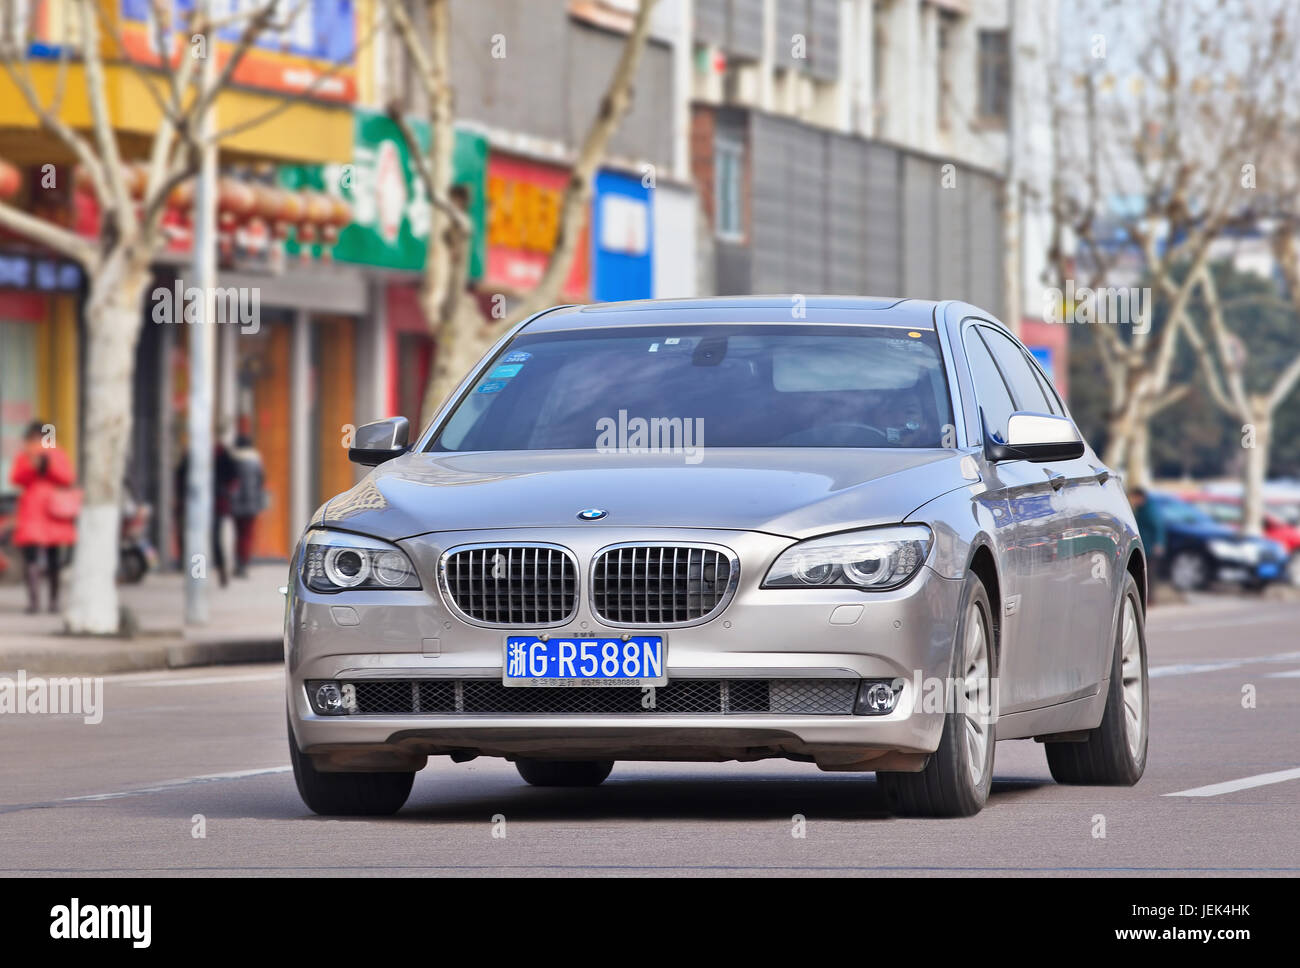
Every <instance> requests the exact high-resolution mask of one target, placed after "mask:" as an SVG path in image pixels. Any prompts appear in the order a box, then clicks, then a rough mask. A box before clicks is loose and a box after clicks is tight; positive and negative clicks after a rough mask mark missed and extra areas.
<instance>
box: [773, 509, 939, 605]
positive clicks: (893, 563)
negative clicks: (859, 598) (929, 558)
mask: <svg viewBox="0 0 1300 968" xmlns="http://www.w3.org/2000/svg"><path fill="white" fill-rule="evenodd" d="M933 540H934V536H933V534H932V533H931V531H930V529H929V528H927V527H926V526H925V525H923V524H909V525H899V526H897V527H890V528H873V529H871V530H868V531H848V532H845V533H844V534H833V535H830V536H829V537H825V538H812V539H810V540H808V541H801V542H799V543H798V544H796V545H793V546H792V547H790V548H787V549H786V550H785V551H784V552H783V553H782V554H781V557H779V558H777V559H776V562H775V563H774V564H773V565H772V567H771V568H770V569H769V570H768V573H767V578H765V579H764V580H763V587H764V588H824V587H836V586H838V587H848V588H865V589H873V590H876V591H884V590H887V589H890V588H897V587H898V586H900V585H903V584H905V583H906V582H907V581H908V580H909V579H910V578H911V577H912V576H913V575H915V574H916V573H917V571H919V570H920V568H921V565H922V564H924V563H925V558H926V555H928V554H929V552H930V543H931V541H933Z"/></svg>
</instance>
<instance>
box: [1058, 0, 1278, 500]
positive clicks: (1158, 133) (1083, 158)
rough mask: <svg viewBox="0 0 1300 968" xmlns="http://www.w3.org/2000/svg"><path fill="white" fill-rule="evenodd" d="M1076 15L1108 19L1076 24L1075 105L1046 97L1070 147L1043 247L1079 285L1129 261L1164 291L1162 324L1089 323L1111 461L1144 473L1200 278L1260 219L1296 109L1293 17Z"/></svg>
mask: <svg viewBox="0 0 1300 968" xmlns="http://www.w3.org/2000/svg"><path fill="white" fill-rule="evenodd" d="M1077 15H1078V16H1079V17H1080V19H1081V20H1082V21H1083V22H1084V23H1091V24H1094V25H1099V24H1103V23H1108V24H1110V25H1111V26H1112V28H1113V29H1112V30H1111V32H1110V33H1109V34H1105V33H1094V34H1092V35H1091V36H1090V37H1089V36H1087V35H1086V34H1083V35H1081V36H1080V39H1079V42H1078V45H1079V46H1077V47H1076V54H1077V55H1078V56H1080V57H1081V59H1082V61H1083V65H1082V68H1081V70H1080V71H1079V74H1078V76H1077V83H1076V85H1075V86H1074V89H1073V92H1072V93H1073V95H1074V96H1076V97H1077V96H1080V95H1081V103H1075V102H1074V101H1069V102H1067V101H1063V100H1058V102H1057V104H1056V106H1055V109H1054V121H1055V124H1054V127H1055V129H1056V130H1055V132H1054V139H1055V142H1056V144H1057V145H1058V147H1059V148H1060V149H1063V150H1059V151H1058V153H1057V165H1058V168H1057V174H1056V179H1055V183H1054V186H1053V210H1054V218H1055V221H1056V223H1057V229H1056V231H1055V232H1054V242H1053V251H1052V253H1051V256H1052V261H1053V262H1054V263H1055V265H1056V271H1057V275H1058V276H1059V278H1060V280H1061V282H1062V284H1064V283H1065V281H1066V280H1067V279H1073V278H1074V274H1075V273H1076V272H1082V273H1083V274H1084V278H1083V279H1082V280H1080V281H1079V287H1080V288H1082V289H1086V290H1088V291H1090V292H1092V293H1094V294H1097V295H1098V296H1100V295H1101V294H1102V293H1104V291H1105V289H1106V288H1108V287H1113V286H1114V285H1115V283H1116V281H1118V278H1117V277H1118V276H1119V274H1120V271H1121V267H1122V265H1124V264H1136V265H1138V266H1140V270H1141V273H1142V274H1144V275H1145V277H1146V278H1147V279H1149V280H1151V282H1152V283H1153V285H1154V287H1155V290H1156V293H1157V294H1158V296H1159V297H1160V304H1161V305H1162V306H1163V307H1164V312H1163V319H1162V320H1160V321H1159V325H1156V322H1157V321H1156V320H1153V319H1150V318H1146V319H1144V318H1141V317H1140V316H1138V317H1132V318H1129V319H1127V320H1118V321H1117V320H1113V319H1112V320H1109V321H1107V322H1105V323H1104V324H1102V325H1098V326H1096V327H1095V330H1096V332H1097V335H1098V341H1099V345H1100V350H1101V361H1102V369H1103V372H1104V375H1105V379H1106V382H1107V389H1108V409H1107V417H1106V424H1107V444H1106V454H1105V458H1104V459H1105V460H1106V462H1107V463H1108V464H1111V465H1112V466H1115V467H1117V468H1122V469H1123V470H1124V472H1125V474H1126V476H1127V477H1128V478H1129V479H1131V480H1133V481H1134V482H1135V483H1148V482H1149V478H1150V467H1149V427H1150V421H1151V420H1152V418H1153V417H1155V416H1156V415H1157V414H1159V413H1160V412H1161V411H1163V410H1164V409H1166V408H1167V407H1169V406H1170V405H1172V404H1173V403H1175V402H1176V401H1177V400H1179V399H1180V398H1181V397H1182V395H1183V394H1184V393H1185V392H1186V390H1187V387H1184V386H1171V385H1170V373H1171V369H1172V366H1173V361H1174V350H1175V349H1176V347H1177V343H1178V338H1179V334H1180V332H1181V331H1182V330H1183V328H1184V326H1185V324H1186V320H1187V312H1188V308H1189V303H1190V300H1191V298H1192V295H1193V291H1194V289H1195V287H1196V286H1197V284H1198V283H1197V280H1198V279H1199V278H1201V274H1202V270H1203V269H1204V267H1205V265H1206V263H1207V261H1208V259H1209V257H1210V252H1211V247H1212V246H1213V244H1214V243H1215V242H1216V240H1218V239H1219V238H1220V237H1221V236H1222V234H1223V232H1224V231H1225V230H1226V229H1228V228H1230V227H1231V226H1233V225H1234V224H1240V223H1242V222H1249V221H1251V220H1252V219H1253V218H1254V217H1255V212H1254V205H1255V198H1254V197H1253V188H1254V182H1253V177H1254V175H1253V173H1254V162H1256V161H1257V160H1258V158H1259V157H1260V154H1261V152H1262V151H1265V150H1266V149H1267V148H1268V147H1269V146H1270V145H1272V144H1273V143H1274V142H1275V141H1276V139H1277V137H1278V134H1279V131H1280V130H1281V128H1282V126H1283V124H1284V121H1285V118H1286V112H1287V111H1288V110H1290V108H1289V106H1288V104H1287V102H1286V96H1285V95H1286V93H1287V92H1289V91H1290V90H1291V88H1292V86H1293V82H1292V80H1291V78H1292V76H1293V75H1294V74H1295V58H1294V55H1295V48H1294V43H1295V39H1294V38H1295V34H1294V30H1293V24H1294V21H1295V19H1296V18H1295V13H1294V11H1292V10H1291V9H1289V8H1287V7H1285V6H1282V5H1278V4H1267V3H1266V4H1255V3H1251V2H1249V0H1222V2H1211V0H1159V2H1158V3H1156V4H1154V5H1153V6H1152V7H1150V8H1141V7H1136V6H1132V5H1130V6H1128V7H1123V8H1121V7H1119V6H1117V5H1116V4H1114V3H1107V2H1102V3H1094V4H1092V6H1091V7H1090V8H1088V10H1087V11H1086V12H1081V13H1078V14H1077ZM1108 18H1109V19H1108ZM1108 45H1114V46H1115V47H1116V50H1111V51H1108V49H1107V48H1108ZM1115 62H1118V65H1116V66H1112V65H1113V64H1115ZM1117 199H1123V204H1120V205H1117V204H1116V200H1117ZM1152 302H1154V300H1153V301H1152ZM1130 309H1131V307H1130ZM1125 323H1128V324H1130V325H1124V324H1125Z"/></svg>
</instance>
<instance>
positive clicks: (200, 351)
mask: <svg viewBox="0 0 1300 968" xmlns="http://www.w3.org/2000/svg"><path fill="white" fill-rule="evenodd" d="M210 8H211V4H210V2H209V0H200V2H199V3H197V4H196V6H195V11H196V13H197V14H198V16H199V22H200V23H202V25H203V28H204V30H205V31H206V35H205V39H206V43H205V44H204V47H203V63H202V64H201V65H200V69H199V75H200V77H201V78H202V82H201V85H200V90H201V92H202V93H201V94H200V96H202V94H205V93H206V92H208V91H209V90H211V87H212V85H213V84H214V83H215V82H216V77H217V73H216V50H215V49H214V45H215V44H216V42H217V37H216V33H215V32H214V31H213V30H212V29H211V24H212V19H211V9H210ZM215 110H216V107H215V105H210V106H209V107H208V109H207V110H205V111H204V112H203V116H202V117H201V118H199V119H198V120H199V137H200V144H201V145H202V146H203V147H202V149H201V150H202V152H203V154H202V157H201V158H200V161H199V178H198V186H197V188H196V190H195V192H194V253H193V254H194V265H193V274H194V281H195V285H196V286H197V287H198V291H199V293H200V298H201V299H202V300H203V310H202V312H201V314H200V316H199V322H198V324H197V325H195V326H191V327H190V329H189V333H188V336H189V378H190V387H189V391H190V392H189V421H188V423H189V438H190V441H189V480H188V481H187V482H186V486H185V535H184V538H185V545H184V547H185V561H184V562H183V566H184V567H185V569H186V571H185V574H186V579H185V624H187V625H205V624H207V621H208V598H207V581H208V569H209V566H210V558H211V556H212V551H213V549H212V548H210V547H209V538H210V536H211V534H212V412H213V396H212V387H213V383H214V382H215V380H214V379H213V372H212V364H213V360H214V357H215V346H216V320H215V318H214V315H215V308H216V306H215V298H214V296H215V294H214V290H215V288H216V281H217V279H216V276H217V238H216V234H217V146H216V145H215V144H213V143H212V141H211V138H212V135H213V133H214V124H213V120H214V118H213V114H214V112H215Z"/></svg>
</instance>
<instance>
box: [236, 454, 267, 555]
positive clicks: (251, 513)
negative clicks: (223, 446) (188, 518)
mask: <svg viewBox="0 0 1300 968" xmlns="http://www.w3.org/2000/svg"><path fill="white" fill-rule="evenodd" d="M230 456H231V458H232V459H233V460H234V462H235V482H234V484H233V485H232V487H231V491H230V515H231V517H233V518H234V519H235V577H236V578H243V577H245V576H246V575H247V574H248V562H249V560H250V559H251V558H252V556H253V536H254V534H255V528H256V525H257V516H258V515H259V514H261V513H262V511H263V510H265V509H266V474H265V472H264V471H263V469H262V455H261V454H259V453H258V452H257V448H255V447H254V446H253V439H252V438H251V437H249V436H248V435H247V434H240V435H239V437H237V438H236V439H235V449H234V450H233V451H231V453H230Z"/></svg>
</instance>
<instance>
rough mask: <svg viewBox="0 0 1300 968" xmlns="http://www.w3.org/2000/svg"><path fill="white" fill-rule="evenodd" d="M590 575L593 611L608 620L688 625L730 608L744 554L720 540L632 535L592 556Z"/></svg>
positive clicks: (620, 624) (625, 625)
mask: <svg viewBox="0 0 1300 968" xmlns="http://www.w3.org/2000/svg"><path fill="white" fill-rule="evenodd" d="M670 553H671V554H670ZM638 567H640V569H641V571H640V576H639V577H638V573H637V568H638ZM724 568H725V569H726V571H725V574H720V573H721V572H722V569H724ZM710 573H711V576H710ZM587 581H588V595H589V600H590V606H591V614H592V615H594V616H595V617H596V618H597V619H598V620H600V621H601V622H604V623H605V624H606V625H612V626H617V627H621V628H686V627H689V626H692V625H702V624H703V623H705V622H707V621H709V620H710V619H713V618H716V617H717V616H718V615H720V614H721V613H722V612H723V610H725V609H726V607H727V605H728V604H729V603H730V602H731V599H732V598H733V597H734V596H735V594H736V586H737V585H738V584H739V582H740V559H739V557H738V556H737V555H736V553H735V552H734V551H732V550H731V549H730V548H725V547H723V546H722V545H716V544H706V543H703V542H663V541H626V542H620V543H618V544H612V545H606V546H605V547H603V548H601V549H600V550H599V551H597V552H596V553H595V555H593V556H592V559H591V568H590V574H589V575H588V579H587ZM611 582H612V583H613V587H612V588H611ZM665 584H667V587H668V597H667V601H665V595H664V586H665ZM611 596H612V598H613V600H612V601H611ZM638 599H639V601H638ZM665 612H667V613H668V617H667V618H665Z"/></svg>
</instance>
